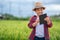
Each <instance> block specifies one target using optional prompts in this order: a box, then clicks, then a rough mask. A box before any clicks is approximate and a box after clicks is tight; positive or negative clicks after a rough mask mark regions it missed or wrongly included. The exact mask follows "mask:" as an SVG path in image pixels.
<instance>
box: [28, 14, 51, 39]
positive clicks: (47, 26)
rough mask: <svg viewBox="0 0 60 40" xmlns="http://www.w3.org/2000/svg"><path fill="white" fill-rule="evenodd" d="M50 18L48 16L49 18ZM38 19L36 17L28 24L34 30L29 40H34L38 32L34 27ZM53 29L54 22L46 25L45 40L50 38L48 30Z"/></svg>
mask: <svg viewBox="0 0 60 40" xmlns="http://www.w3.org/2000/svg"><path fill="white" fill-rule="evenodd" d="M47 17H48V16H47ZM36 19H37V16H36V15H34V16H33V17H32V18H31V19H30V22H29V23H28V27H29V28H31V29H33V30H32V32H31V34H30V36H29V40H34V37H35V31H36V29H35V28H36V26H35V27H33V26H32V24H33V23H34V22H35V20H36ZM50 27H52V22H51V23H50V24H44V37H45V40H49V39H50V37H49V31H48V28H50Z"/></svg>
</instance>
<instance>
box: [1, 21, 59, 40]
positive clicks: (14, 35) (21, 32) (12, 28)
mask: <svg viewBox="0 0 60 40" xmlns="http://www.w3.org/2000/svg"><path fill="white" fill-rule="evenodd" d="M27 24H28V21H16V20H15V21H14V20H0V40H28V36H29V35H30V32H31V29H29V28H28V27H27ZM49 31H50V38H51V40H60V21H53V27H52V28H49Z"/></svg>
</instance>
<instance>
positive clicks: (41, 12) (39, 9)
mask: <svg viewBox="0 0 60 40" xmlns="http://www.w3.org/2000/svg"><path fill="white" fill-rule="evenodd" d="M43 10H44V9H43V8H37V9H36V10H35V12H36V13H37V15H42V14H43Z"/></svg>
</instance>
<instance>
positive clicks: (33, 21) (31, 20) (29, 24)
mask: <svg viewBox="0 0 60 40" xmlns="http://www.w3.org/2000/svg"><path fill="white" fill-rule="evenodd" d="M35 20H36V17H34V16H33V17H31V18H30V22H29V23H28V27H29V28H35V26H33V24H34V23H35Z"/></svg>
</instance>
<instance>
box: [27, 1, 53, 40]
mask: <svg viewBox="0 0 60 40" xmlns="http://www.w3.org/2000/svg"><path fill="white" fill-rule="evenodd" d="M44 10H45V7H43V5H42V3H40V2H36V4H35V8H34V9H33V11H34V12H35V13H36V14H37V15H34V16H32V17H31V18H30V22H29V23H28V27H29V28H31V29H32V33H31V35H30V36H29V40H50V39H49V31H48V28H50V27H52V21H51V20H50V18H49V17H48V16H47V17H46V18H44V20H45V21H46V22H47V23H45V24H40V22H41V21H40V20H39V16H40V15H42V14H43V11H44Z"/></svg>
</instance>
